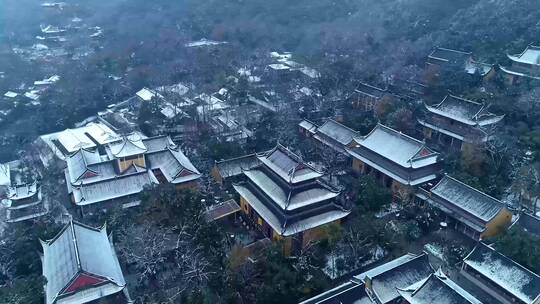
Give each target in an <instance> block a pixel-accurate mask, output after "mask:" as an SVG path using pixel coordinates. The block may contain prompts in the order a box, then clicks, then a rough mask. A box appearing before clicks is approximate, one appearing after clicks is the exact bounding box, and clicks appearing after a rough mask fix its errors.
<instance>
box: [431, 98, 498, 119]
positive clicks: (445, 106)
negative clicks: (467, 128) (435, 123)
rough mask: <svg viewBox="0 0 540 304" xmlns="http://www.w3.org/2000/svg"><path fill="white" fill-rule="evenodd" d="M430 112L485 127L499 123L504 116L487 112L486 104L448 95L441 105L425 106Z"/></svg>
mask: <svg viewBox="0 0 540 304" xmlns="http://www.w3.org/2000/svg"><path fill="white" fill-rule="evenodd" d="M425 106H426V109H427V110H428V111H429V112H432V113H435V114H438V115H441V116H444V117H447V118H450V119H453V120H456V121H459V122H461V123H464V124H467V125H471V126H485V125H490V124H494V123H497V122H499V121H500V120H501V119H502V118H503V117H504V116H497V115H495V114H493V113H491V112H489V111H488V110H487V107H486V106H485V105H484V104H481V103H478V102H474V101H471V100H467V99H463V98H460V97H457V96H453V95H447V96H446V97H445V98H444V99H443V100H442V101H441V102H440V103H438V104H436V105H433V106H429V105H425Z"/></svg>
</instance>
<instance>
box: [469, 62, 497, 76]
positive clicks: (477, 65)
mask: <svg viewBox="0 0 540 304" xmlns="http://www.w3.org/2000/svg"><path fill="white" fill-rule="evenodd" d="M494 67H495V65H493V64H489V63H484V62H478V61H475V60H473V59H470V60H468V61H467V62H466V63H465V71H466V72H467V73H468V74H471V75H474V74H476V73H478V74H479V75H480V76H485V75H487V74H488V73H489V72H490V71H491V70H493V68H494Z"/></svg>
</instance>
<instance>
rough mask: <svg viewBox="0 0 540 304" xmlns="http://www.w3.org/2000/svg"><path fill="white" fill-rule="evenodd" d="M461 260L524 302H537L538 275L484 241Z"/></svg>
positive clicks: (539, 294)
mask: <svg viewBox="0 0 540 304" xmlns="http://www.w3.org/2000/svg"><path fill="white" fill-rule="evenodd" d="M463 262H464V263H465V264H466V265H467V266H468V267H470V268H472V269H474V270H475V271H476V272H478V273H480V274H482V275H483V276H484V277H485V278H486V279H488V280H490V281H491V282H493V283H494V284H495V285H497V286H498V287H499V288H502V289H503V290H505V291H506V292H508V293H510V294H512V295H514V296H515V297H516V298H518V299H520V300H521V301H523V302H524V303H527V304H532V303H537V302H536V300H538V299H539V298H540V277H539V276H538V275H537V274H535V273H533V272H532V271H530V270H528V269H527V268H525V267H523V266H521V265H519V264H518V263H516V262H514V261H513V260H511V259H509V258H507V257H506V256H504V255H502V254H500V253H498V252H497V251H495V250H494V249H492V248H490V247H488V246H487V245H485V244H484V243H481V242H480V243H479V244H478V245H477V246H476V247H475V248H474V249H473V251H471V253H469V255H468V256H467V257H466V258H465V259H464V260H463Z"/></svg>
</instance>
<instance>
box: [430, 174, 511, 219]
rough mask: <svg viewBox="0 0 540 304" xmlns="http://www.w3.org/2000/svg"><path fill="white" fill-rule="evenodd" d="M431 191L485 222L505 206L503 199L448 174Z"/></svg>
mask: <svg viewBox="0 0 540 304" xmlns="http://www.w3.org/2000/svg"><path fill="white" fill-rule="evenodd" d="M431 193H432V194H433V195H435V196H437V197H439V198H441V199H443V200H445V201H446V202H448V203H450V204H452V205H454V206H455V207H457V208H459V209H461V210H463V211H464V212H466V213H468V214H470V215H472V216H474V217H476V218H478V219H480V220H481V221H483V222H489V221H490V220H491V219H493V218H494V217H495V216H496V215H497V214H499V212H501V210H502V209H503V208H504V204H503V203H502V202H501V201H499V200H497V199H495V198H493V197H491V196H489V195H487V194H485V193H483V192H481V191H479V190H477V189H474V188H472V187H471V186H468V185H466V184H464V183H462V182H460V181H458V180H456V179H454V178H452V177H450V176H448V175H445V176H444V177H443V178H442V179H441V181H439V183H438V184H437V185H435V186H434V187H433V188H432V189H431Z"/></svg>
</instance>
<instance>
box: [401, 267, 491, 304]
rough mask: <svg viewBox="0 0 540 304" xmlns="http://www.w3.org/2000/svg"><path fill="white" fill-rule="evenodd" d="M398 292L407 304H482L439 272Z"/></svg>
mask: <svg viewBox="0 0 540 304" xmlns="http://www.w3.org/2000/svg"><path fill="white" fill-rule="evenodd" d="M398 291H399V294H400V295H401V296H402V297H403V298H404V299H405V300H406V301H407V303H409V304H432V303H437V304H482V302H480V301H479V300H478V299H476V298H475V297H474V296H473V295H471V294H470V293H468V292H467V291H465V290H464V289H463V288H461V287H459V286H458V285H457V284H456V283H454V282H453V281H452V280H450V279H449V278H448V277H446V275H444V273H442V271H440V270H439V271H437V272H435V273H433V274H431V275H430V276H429V277H428V278H427V279H425V280H421V281H419V282H417V283H414V284H413V285H411V286H409V287H407V288H403V289H399V290H398Z"/></svg>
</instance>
